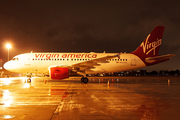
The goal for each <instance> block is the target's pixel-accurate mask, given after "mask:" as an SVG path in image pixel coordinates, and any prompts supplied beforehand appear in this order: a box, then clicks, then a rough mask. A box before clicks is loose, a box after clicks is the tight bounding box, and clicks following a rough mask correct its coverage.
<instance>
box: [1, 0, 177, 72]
mask: <svg viewBox="0 0 180 120" xmlns="http://www.w3.org/2000/svg"><path fill="white" fill-rule="evenodd" d="M179 4H180V1H177V0H176V1H167V0H162V1H161V0H131V1H128V0H78V1H77V0H61V1H60V0H40V1H38V0H4V1H1V2H0V58H2V59H3V61H4V62H5V61H7V49H6V48H5V44H6V43H8V42H9V43H11V44H12V48H11V49H10V58H12V57H14V56H15V55H17V54H21V53H26V52H31V51H34V52H103V51H106V52H108V53H109V52H110V53H111V52H116V53H117V52H132V51H134V50H135V49H136V48H137V47H138V46H139V45H140V43H141V42H142V41H143V40H144V39H145V38H146V37H147V35H148V34H149V33H150V32H151V31H152V30H153V29H154V27H155V26H157V25H164V26H165V32H164V36H163V42H162V45H161V48H160V54H161V55H164V54H169V53H171V54H176V56H175V57H173V58H172V59H171V60H170V61H168V62H164V63H161V64H159V65H155V66H152V67H149V68H147V69H148V70H159V69H165V70H166V69H167V70H176V69H180V52H179V51H180V34H179V32H180V12H179V11H180V7H179Z"/></svg>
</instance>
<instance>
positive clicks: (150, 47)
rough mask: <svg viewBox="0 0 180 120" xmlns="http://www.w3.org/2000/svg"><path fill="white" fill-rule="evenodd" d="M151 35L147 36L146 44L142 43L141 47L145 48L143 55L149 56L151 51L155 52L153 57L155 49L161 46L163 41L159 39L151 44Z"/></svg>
mask: <svg viewBox="0 0 180 120" xmlns="http://www.w3.org/2000/svg"><path fill="white" fill-rule="evenodd" d="M149 37H150V34H149V35H148V36H147V38H146V41H145V43H144V42H143V43H141V45H140V47H142V48H143V53H146V55H148V54H149V53H150V52H151V51H153V50H154V51H153V55H155V49H156V48H157V47H158V46H160V45H161V41H162V39H159V38H157V40H156V41H154V42H151V43H149V41H148V40H149Z"/></svg>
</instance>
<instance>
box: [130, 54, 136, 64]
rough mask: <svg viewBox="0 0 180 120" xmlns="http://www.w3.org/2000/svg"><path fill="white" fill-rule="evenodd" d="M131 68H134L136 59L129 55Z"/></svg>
mask: <svg viewBox="0 0 180 120" xmlns="http://www.w3.org/2000/svg"><path fill="white" fill-rule="evenodd" d="M131 66H136V57H135V56H134V55H131Z"/></svg>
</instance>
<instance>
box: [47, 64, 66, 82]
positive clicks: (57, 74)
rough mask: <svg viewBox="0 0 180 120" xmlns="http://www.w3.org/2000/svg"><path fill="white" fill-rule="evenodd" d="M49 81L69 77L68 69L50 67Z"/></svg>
mask: <svg viewBox="0 0 180 120" xmlns="http://www.w3.org/2000/svg"><path fill="white" fill-rule="evenodd" d="M49 74H50V77H51V79H54V80H59V79H64V78H68V77H69V69H68V68H62V67H51V68H50V69H49Z"/></svg>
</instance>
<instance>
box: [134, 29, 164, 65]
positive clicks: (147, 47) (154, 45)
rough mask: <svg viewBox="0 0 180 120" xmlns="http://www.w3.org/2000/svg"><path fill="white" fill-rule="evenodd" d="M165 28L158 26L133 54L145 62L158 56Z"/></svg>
mask: <svg viewBox="0 0 180 120" xmlns="http://www.w3.org/2000/svg"><path fill="white" fill-rule="evenodd" d="M164 28H165V27H164V26H156V27H155V28H154V30H153V31H152V32H151V33H150V34H149V35H148V36H147V37H146V39H145V40H144V41H143V42H142V43H141V44H140V46H139V47H138V48H137V49H136V50H135V51H134V52H132V54H134V55H136V56H138V57H139V58H141V60H143V61H144V62H145V59H146V58H148V57H155V56H158V55H159V49H160V46H161V43H162V36H163V32H164Z"/></svg>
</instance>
